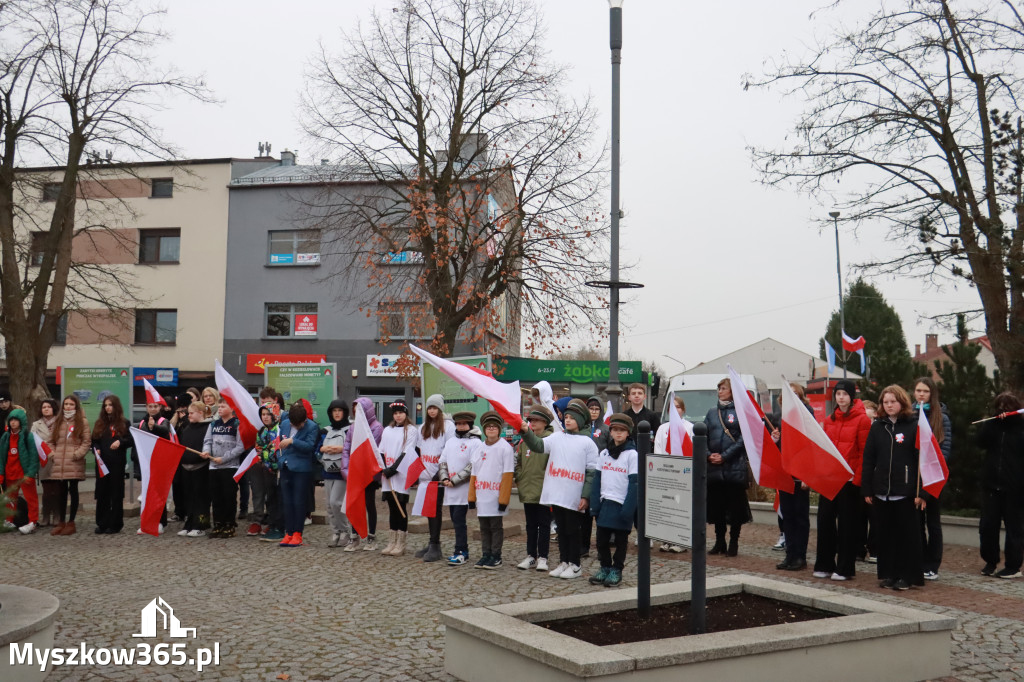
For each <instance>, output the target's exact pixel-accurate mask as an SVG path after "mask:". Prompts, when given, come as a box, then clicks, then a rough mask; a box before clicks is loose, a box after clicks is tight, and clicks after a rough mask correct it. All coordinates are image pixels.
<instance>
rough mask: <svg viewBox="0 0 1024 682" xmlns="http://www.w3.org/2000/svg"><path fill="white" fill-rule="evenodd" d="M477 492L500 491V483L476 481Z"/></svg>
mask: <svg viewBox="0 0 1024 682" xmlns="http://www.w3.org/2000/svg"><path fill="white" fill-rule="evenodd" d="M476 489H477V490H498V491H500V490H501V481H481V480H480V479H479V478H478V479H476Z"/></svg>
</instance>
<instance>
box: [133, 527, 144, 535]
mask: <svg viewBox="0 0 1024 682" xmlns="http://www.w3.org/2000/svg"><path fill="white" fill-rule="evenodd" d="M135 534H136V535H145V533H143V532H142V529H141V528H140V529H138V530H137V531H135Z"/></svg>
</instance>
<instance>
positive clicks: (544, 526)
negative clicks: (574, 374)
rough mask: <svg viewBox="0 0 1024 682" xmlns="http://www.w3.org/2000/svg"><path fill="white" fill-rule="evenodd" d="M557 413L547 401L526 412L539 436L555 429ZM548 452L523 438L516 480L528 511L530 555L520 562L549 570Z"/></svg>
mask: <svg viewBox="0 0 1024 682" xmlns="http://www.w3.org/2000/svg"><path fill="white" fill-rule="evenodd" d="M554 418H555V417H554V415H553V414H551V411H550V410H549V409H548V408H546V407H544V406H543V405H535V406H534V407H533V409H531V410H530V411H529V413H528V414H527V415H526V421H527V423H529V425H530V430H531V431H533V433H534V435H536V436H537V437H538V438H546V437H548V436H550V435H551V434H552V433H554V431H553V430H552V429H551V422H552V421H553V420H554ZM547 466H548V456H547V453H545V452H544V451H543V450H531V449H530V446H529V445H527V444H526V442H525V441H520V443H519V448H518V449H517V450H516V465H515V482H516V489H517V490H518V491H519V501H520V502H522V503H523V511H524V512H525V513H526V558H525V559H523V560H522V561H521V562H519V564H518V565H517V566H516V568H518V569H522V570H524V571H527V570H529V569H531V568H535V569H537V570H538V571H545V572H546V571H548V570H549V569H548V549H549V546H550V545H551V534H550V533H549V532H548V530H549V528H550V527H551V507H549V506H548V505H546V504H541V503H540V494H541V489H542V488H543V487H544V471H545V470H546V469H547Z"/></svg>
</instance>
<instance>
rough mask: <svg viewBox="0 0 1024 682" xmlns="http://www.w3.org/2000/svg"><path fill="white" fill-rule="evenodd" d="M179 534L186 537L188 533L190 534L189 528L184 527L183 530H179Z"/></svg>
mask: <svg viewBox="0 0 1024 682" xmlns="http://www.w3.org/2000/svg"><path fill="white" fill-rule="evenodd" d="M178 535H180V536H181V537H185V536H186V535H188V529H187V528H182V529H181V530H179V531H178Z"/></svg>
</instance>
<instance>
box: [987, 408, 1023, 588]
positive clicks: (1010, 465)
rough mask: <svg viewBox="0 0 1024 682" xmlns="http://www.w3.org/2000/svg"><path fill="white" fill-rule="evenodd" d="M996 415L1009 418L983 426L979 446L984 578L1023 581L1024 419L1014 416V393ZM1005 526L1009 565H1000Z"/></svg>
mask: <svg viewBox="0 0 1024 682" xmlns="http://www.w3.org/2000/svg"><path fill="white" fill-rule="evenodd" d="M994 409H995V414H996V415H1007V416H1003V417H1002V418H1000V419H992V420H990V421H987V422H985V423H984V424H982V427H981V429H980V430H979V432H978V436H977V439H978V444H979V445H980V446H981V447H983V448H984V449H985V466H984V469H983V471H982V477H981V482H982V497H981V523H980V524H979V526H978V533H979V535H980V537H981V558H982V559H984V561H985V567H984V568H982V569H981V573H982V575H995V576H996V577H998V578H1019V577H1021V571H1020V569H1021V564H1022V563H1024V415H1020V414H1015V413H1016V412H1017V410H1019V409H1021V401H1020V399H1019V398H1017V396H1015V395H1014V394H1012V393H1009V392H1007V393H1000V394H999V395H998V396H996V399H995V404H994ZM1000 522H1002V523H1004V524H1005V525H1006V564H1005V566H1004V567H1003V569H1002V570H1001V571H998V572H997V571H996V567H997V566H998V565H999V525H1000Z"/></svg>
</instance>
